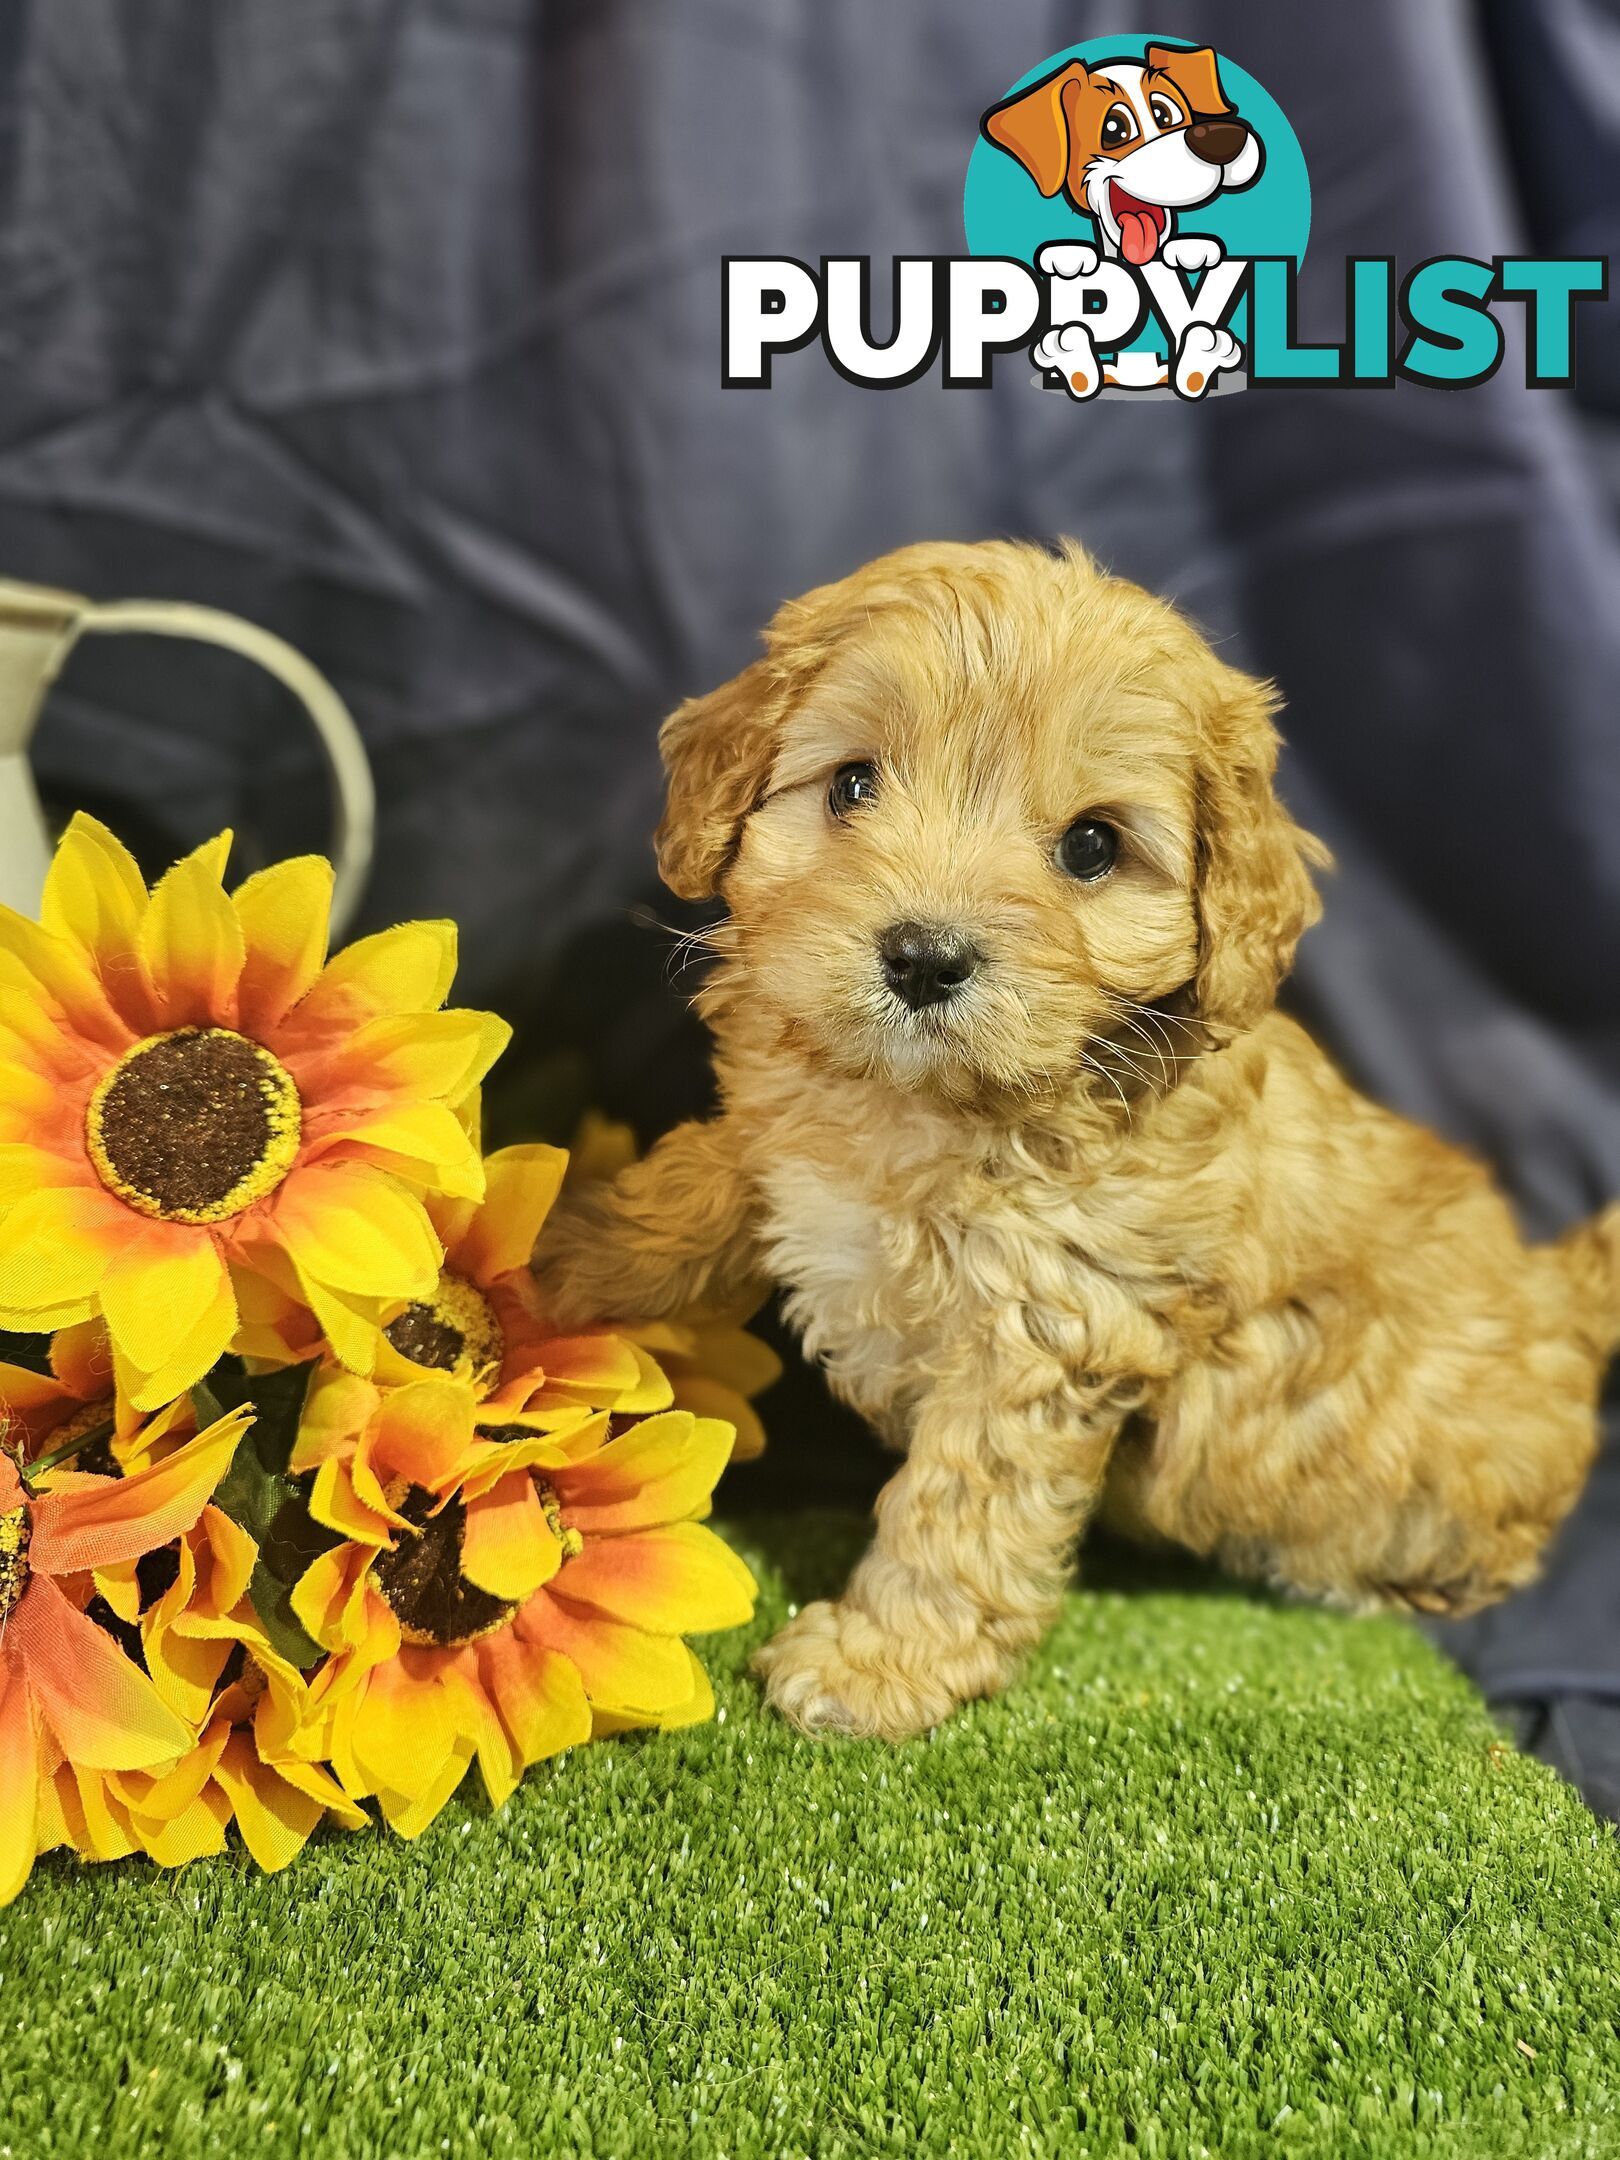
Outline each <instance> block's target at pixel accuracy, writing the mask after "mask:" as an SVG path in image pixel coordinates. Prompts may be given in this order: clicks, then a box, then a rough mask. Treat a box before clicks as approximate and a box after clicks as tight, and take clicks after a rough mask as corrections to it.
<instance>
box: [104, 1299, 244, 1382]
mask: <svg viewBox="0 0 1620 2160" xmlns="http://www.w3.org/2000/svg"><path fill="white" fill-rule="evenodd" d="M236 1319H237V1314H236V1293H235V1291H234V1290H233V1289H232V1287H231V1278H230V1273H229V1271H228V1270H221V1273H220V1276H219V1279H218V1281H217V1282H216V1283H215V1285H214V1294H213V1296H212V1298H211V1299H210V1301H209V1304H208V1307H207V1309H206V1310H205V1311H204V1313H203V1315H202V1317H201V1318H200V1319H199V1320H198V1321H197V1323H196V1325H195V1326H194V1327H193V1328H192V1329H191V1330H190V1331H189V1332H188V1333H187V1334H186V1335H184V1336H183V1337H182V1338H181V1340H180V1342H179V1344H178V1345H177V1346H176V1348H175V1350H174V1352H173V1354H172V1355H171V1356H170V1357H169V1358H168V1359H167V1360H166V1361H165V1362H164V1363H163V1364H161V1365H159V1366H158V1367H157V1368H156V1370H155V1371H152V1372H147V1371H145V1370H143V1369H142V1367H141V1366H139V1365H138V1364H136V1363H134V1362H132V1361H131V1360H130V1359H129V1358H127V1357H125V1355H124V1353H123V1346H122V1344H121V1343H120V1342H119V1341H118V1339H117V1337H116V1336H115V1337H114V1338H113V1369H114V1371H115V1372H116V1374H117V1376H118V1387H119V1392H120V1394H121V1395H124V1396H127V1398H128V1400H129V1403H130V1405H131V1407H132V1408H133V1409H136V1410H160V1409H162V1408H163V1406H164V1405H165V1404H166V1403H170V1402H172V1401H173V1400H174V1399H175V1397H176V1396H179V1395H183V1394H184V1393H185V1392H186V1390H187V1388H190V1387H195V1385H196V1384H197V1382H198V1381H199V1380H200V1379H201V1378H202V1377H203V1375H204V1373H206V1372H207V1370H208V1368H209V1367H210V1366H211V1365H213V1364H215V1363H217V1362H218V1360H219V1359H220V1358H221V1357H222V1356H223V1355H224V1354H225V1352H226V1350H227V1349H229V1347H230V1344H231V1339H232V1337H233V1336H234V1334H235V1332H236Z"/></svg>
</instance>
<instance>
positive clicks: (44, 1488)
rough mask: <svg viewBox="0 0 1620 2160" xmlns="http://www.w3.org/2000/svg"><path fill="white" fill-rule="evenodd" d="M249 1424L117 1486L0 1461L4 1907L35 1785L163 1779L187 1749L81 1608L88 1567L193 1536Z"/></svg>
mask: <svg viewBox="0 0 1620 2160" xmlns="http://www.w3.org/2000/svg"><path fill="white" fill-rule="evenodd" d="M250 1423H251V1413H249V1412H247V1411H245V1410H238V1411H233V1412H231V1413H230V1414H229V1415H228V1416H226V1417H223V1418H220V1419H219V1420H218V1421H217V1422H216V1423H214V1424H212V1425H210V1426H209V1427H208V1428H207V1429H206V1430H205V1431H203V1432H201V1433H198V1434H195V1435H194V1436H193V1438H192V1439H190V1440H189V1441H187V1442H186V1443H185V1444H184V1445H183V1446H181V1447H178V1448H176V1449H175V1451H174V1452H173V1453H172V1454H170V1455H167V1456H165V1457H164V1459H163V1460H162V1461H161V1462H156V1463H152V1464H150V1465H148V1467H146V1468H145V1469H143V1470H139V1471H137V1472H135V1473H134V1474H133V1475H130V1476H127V1477H123V1478H117V1479H114V1478H108V1477H90V1476H86V1475H84V1474H83V1473H81V1472H75V1471H71V1470H67V1469H65V1468H61V1467H58V1468H56V1469H47V1470H43V1471H41V1472H40V1473H38V1474H37V1479H36V1482H35V1483H33V1484H28V1483H25V1482H24V1479H23V1477H22V1475H21V1474H20V1473H19V1470H18V1467H17V1465H16V1463H15V1462H14V1461H13V1460H12V1459H11V1458H10V1457H9V1456H6V1455H0V1903H5V1902H7V1901H9V1900H10V1899H11V1898H13V1897H15V1896H16V1894H17V1892H18V1891H19V1890H20V1889H21V1888H22V1885H23V1883H24V1882H25V1881H26V1879H27V1876H28V1871H29V1869H30V1868H31V1867H32V1866H33V1862H34V1855H35V1851H36V1845H37V1822H38V1808H39V1795H40V1788H41V1784H42V1781H43V1780H44V1779H45V1778H46V1777H47V1776H49V1775H51V1774H52V1773H53V1772H54V1770H55V1768H56V1766H57V1764H58V1763H59V1762H62V1761H67V1762H69V1763H74V1764H78V1765H82V1766H83V1767H84V1768H85V1769H86V1770H89V1771H101V1770H152V1769H157V1768H160V1767H161V1768H165V1769H166V1768H168V1767H170V1766H172V1765H173V1764H174V1763H175V1762H177V1761H178V1760H179V1758H180V1757H181V1756H182V1755H183V1754H185V1753H186V1752H187V1751H188V1750H189V1749H190V1747H191V1745H192V1740H193V1733H192V1729H191V1727H190V1726H189V1725H188V1724H187V1723H186V1721H185V1720H184V1718H182V1717H181V1716H179V1715H178V1714H177V1713H176V1712H175V1711H174V1710H173V1709H171V1708H170V1707H169V1705H168V1704H167V1703H166V1702H165V1701H164V1700H163V1697H162V1696H161V1694H160V1693H159V1692H158V1690H157V1688H156V1687H155V1686H154V1685H153V1683H152V1681H151V1680H150V1679H149V1678H148V1676H147V1675H146V1674H145V1673H143V1672H142V1671H141V1670H140V1668H139V1667H138V1666H137V1665H135V1664H133V1663H132V1662H131V1660H130V1659H129V1658H128V1657H126V1655H125V1654H124V1652H123V1650H122V1649H120V1647H119V1646H118V1644H117V1643H116V1642H115V1641H114V1640H113V1638H112V1636H111V1635H110V1634H109V1633H108V1632H107V1631H106V1630H104V1629H103V1628H101V1627H99V1626H98V1625H97V1624H96V1622H95V1621H94V1620H91V1619H88V1618H87V1617H86V1615H85V1613H84V1611H83V1609H82V1604H81V1603H80V1602H79V1601H78V1600H79V1599H80V1598H82V1597H83V1596H84V1595H85V1594H86V1593H87V1592H88V1591H89V1590H90V1588H91V1587H92V1578H93V1574H94V1571H95V1570H96V1569H106V1568H113V1567H116V1566H118V1565H119V1564H120V1563H123V1562H128V1561H133V1560H136V1559H138V1558H139V1556H140V1555H141V1554H143V1553H147V1552H150V1551H152V1550H153V1549H154V1548H155V1547H158V1546H162V1545H166V1544H168V1543H169V1542H170V1541H171V1540H172V1539H174V1538H176V1537H178V1536H180V1535H181V1534H182V1533H183V1532H184V1531H186V1530H188V1529H189V1528H190V1527H191V1525H192V1524H193V1523H194V1522H195V1521H196V1520H197V1518H198V1516H199V1515H200V1514H201V1513H202V1511H203V1508H204V1506H205V1505H206V1504H207V1501H208V1497H209V1495H210V1493H212V1491H213V1490H214V1488H215V1486H216V1485H217V1484H218V1482H219V1480H220V1478H221V1477H222V1476H223V1474H224V1472H225V1469H226V1467H227V1465H228V1464H229V1462H230V1459H231V1457H232V1455H233V1454H234V1453H235V1450H236V1445H237V1442H238V1441H239V1440H240V1439H241V1437H242V1434H243V1432H244V1431H245V1430H246V1428H247V1426H248V1425H249V1424H250Z"/></svg>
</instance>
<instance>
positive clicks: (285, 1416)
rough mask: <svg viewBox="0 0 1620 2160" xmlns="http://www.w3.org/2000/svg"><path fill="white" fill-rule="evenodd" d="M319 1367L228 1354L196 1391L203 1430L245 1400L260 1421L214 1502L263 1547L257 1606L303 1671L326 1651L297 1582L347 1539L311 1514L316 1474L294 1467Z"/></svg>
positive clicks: (274, 1639)
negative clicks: (257, 1364)
mask: <svg viewBox="0 0 1620 2160" xmlns="http://www.w3.org/2000/svg"><path fill="white" fill-rule="evenodd" d="M312 1372H313V1367H312V1366H310V1365H307V1364H306V1365H287V1366H283V1367H281V1368H280V1369H279V1370H277V1371H275V1372H267V1373H250V1372H248V1371H247V1369H246V1368H245V1367H244V1366H243V1364H242V1362H241V1360H240V1359H239V1358H231V1357H225V1358H221V1359H220V1361H219V1363H218V1364H217V1365H216V1366H215V1367H214V1369H213V1371H212V1372H210V1373H209V1375H208V1377H207V1379H206V1380H202V1381H199V1382H198V1384H197V1386H196V1387H194V1388H193V1389H192V1391H191V1395H192V1401H193V1403H195V1405H196V1410H197V1422H198V1425H199V1428H200V1427H201V1426H202V1424H203V1423H204V1422H205V1420H206V1421H208V1422H211V1421H212V1419H214V1418H216V1417H221V1416H223V1415H224V1413H225V1412H226V1411H227V1410H234V1409H236V1408H238V1407H239V1406H240V1405H242V1404H244V1403H248V1404H251V1405H252V1407H253V1413H254V1422H253V1423H252V1425H251V1426H249V1428H248V1430H247V1432H246V1433H245V1434H244V1435H243V1438H242V1444H241V1446H240V1447H239V1448H238V1449H237V1451H236V1454H235V1456H234V1457H233V1459H232V1462H231V1467H230V1468H229V1469H228V1470H227V1471H226V1473H225V1475H224V1477H222V1478H221V1479H220V1481H219V1486H218V1489H217V1490H216V1491H215V1494H214V1505H215V1507H217V1508H223V1510H224V1511H225V1513H226V1514H227V1515H228V1516H229V1517H230V1518H231V1520H232V1522H235V1523H240V1524H241V1526H242V1528H243V1529H244V1530H245V1531H246V1532H247V1534H248V1536H249V1537H251V1538H252V1539H253V1540H254V1541H255V1543H256V1544H257V1545H258V1548H259V1558H258V1562H257V1565H256V1566H255V1567H254V1570H253V1577H252V1580H251V1582H250V1583H249V1584H248V1595H249V1597H250V1598H251V1599H252V1601H253V1610H254V1611H255V1612H256V1613H257V1614H258V1616H259V1619H260V1620H261V1622H262V1623H263V1626H264V1631H265V1633H266V1635H268V1636H269V1638H270V1642H271V1645H272V1647H273V1648H274V1649H276V1650H278V1651H279V1652H280V1653H281V1655H282V1656H283V1657H284V1658H285V1659H286V1660H287V1662H288V1663H289V1664H291V1665H296V1666H297V1667H298V1668H299V1670H300V1671H303V1672H307V1671H308V1669H309V1668H310V1666H312V1665H314V1664H317V1663H318V1662H319V1661H320V1659H321V1657H322V1656H323V1655H324V1652H323V1651H322V1649H321V1647H320V1645H319V1643H317V1642H315V1641H314V1640H313V1639H312V1638H311V1637H310V1636H309V1635H308V1634H307V1633H306V1632H305V1630H304V1629H303V1627H301V1626H300V1624H299V1622H298V1618H297V1616H296V1614H295V1613H294V1612H293V1609H292V1592H293V1586H294V1584H295V1583H296V1582H297V1581H298V1578H299V1576H300V1575H302V1574H303V1572H304V1570H305V1568H307V1567H308V1566H309V1564H310V1562H311V1561H312V1560H315V1559H318V1558H319V1557H320V1555H321V1554H322V1553H323V1552H328V1551H330V1549H331V1548H332V1547H333V1546H334V1545H337V1544H340V1543H341V1542H342V1541H341V1539H340V1538H339V1537H338V1536H337V1533H336V1532H335V1531H332V1530H328V1529H327V1528H326V1526H325V1525H324V1524H323V1523H318V1522H316V1520H315V1518H314V1517H313V1516H312V1515H311V1514H310V1512H309V1492H310V1487H311V1485H312V1484H313V1483H314V1480H313V1479H312V1478H309V1477H294V1476H293V1475H292V1474H291V1473H290V1471H289V1470H288V1468H287V1465H288V1463H289V1462H290V1461H291V1459H292V1451H293V1443H294V1441H295V1440H296V1439H297V1438H298V1421H299V1418H300V1417H301V1416H302V1415H303V1409H304V1398H305V1396H306V1395H307V1394H308V1393H309V1383H310V1378H311V1374H312Z"/></svg>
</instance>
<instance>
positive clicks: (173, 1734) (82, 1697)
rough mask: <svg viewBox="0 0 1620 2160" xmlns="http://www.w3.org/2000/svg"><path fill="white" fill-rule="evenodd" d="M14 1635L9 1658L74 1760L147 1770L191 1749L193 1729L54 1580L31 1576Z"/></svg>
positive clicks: (12, 1626) (14, 1618)
mask: <svg viewBox="0 0 1620 2160" xmlns="http://www.w3.org/2000/svg"><path fill="white" fill-rule="evenodd" d="M7 1630H8V1640H7V1644H6V1648H7V1653H8V1660H9V1661H10V1662H11V1663H12V1664H13V1666H14V1667H16V1666H20V1667H21V1669H22V1672H23V1674H24V1676H25V1677H26V1679H27V1683H28V1689H29V1692H30V1693H31V1694H32V1696H33V1698H34V1701H35V1703H36V1704H37V1705H38V1707H39V1711H40V1714H41V1716H42V1717H43V1718H44V1721H45V1723H46V1724H47V1725H48V1726H49V1727H50V1730H51V1733H52V1735H53V1737H54V1738H55V1740H56V1743H57V1745H58V1746H59V1747H60V1748H61V1750H62V1753H63V1754H64V1755H65V1756H66V1757H67V1758H68V1760H69V1762H72V1763H78V1764H83V1765H86V1766H88V1767H89V1768H90V1769H93V1770H142V1769H146V1768H148V1767H150V1766H151V1765H153V1764H155V1763H160V1762H170V1761H173V1760H174V1759H175V1758H176V1757H177V1756H180V1755H183V1754H184V1753H185V1751H186V1750H187V1748H189V1747H190V1745H191V1739H192V1735H191V1728H190V1727H189V1726H188V1725H186V1724H184V1723H183V1722H182V1721H181V1720H180V1719H179V1718H177V1717H176V1716H175V1714H174V1712H173V1711H172V1710H170V1709H169V1708H168V1707H167V1706H166V1705H165V1703H164V1702H163V1699H162V1697H161V1696H160V1695H159V1694H158V1691H157V1689H156V1688H155V1687H153V1685H152V1683H151V1681H150V1680H148V1679H147V1677H146V1675H145V1673H143V1672H142V1671H141V1670H140V1668H139V1667H138V1666H137V1665H134V1664H132V1663H131V1662H130V1660H129V1659H128V1658H127V1657H125V1655H124V1653H123V1651H122V1650H120V1649H119V1647H118V1645H117V1644H116V1643H115V1642H114V1641H113V1639H112V1637H111V1636H110V1635H107V1634H105V1633H103V1631H102V1630H101V1629H100V1628H98V1627H97V1626H96V1624H95V1622H94V1621H93V1620H87V1619H86V1618H85V1616H84V1614H83V1613H81V1612H80V1611H79V1610H78V1609H77V1607H76V1606H74V1605H73V1604H71V1603H70V1602H69V1600H68V1599H67V1598H66V1597H64V1596H63V1594H62V1592H61V1591H60V1590H59V1589H58V1588H57V1586H56V1584H55V1583H54V1582H53V1581H52V1580H51V1578H50V1576H49V1575H44V1574H35V1575H33V1576H32V1577H31V1578H30V1580H29V1584H28V1588H27V1589H26V1590H25V1591H24V1592H23V1595H22V1597H21V1599H20V1600H19V1601H18V1603H17V1605H16V1606H15V1607H14V1609H13V1611H12V1614H11V1617H10V1619H9V1621H8V1622H7Z"/></svg>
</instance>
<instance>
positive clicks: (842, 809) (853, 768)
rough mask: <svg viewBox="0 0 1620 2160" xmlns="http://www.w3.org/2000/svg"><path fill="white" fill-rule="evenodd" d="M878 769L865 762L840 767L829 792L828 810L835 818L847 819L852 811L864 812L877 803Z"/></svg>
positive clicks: (834, 775)
mask: <svg viewBox="0 0 1620 2160" xmlns="http://www.w3.org/2000/svg"><path fill="white" fill-rule="evenodd" d="M877 792H878V776H877V767H876V766H875V765H868V764H866V763H865V762H864V760H863V762H862V763H860V764H858V765H840V766H839V768H838V770H837V772H835V773H834V774H833V778H832V786H831V787H830V788H828V790H827V808H828V809H829V810H830V811H831V812H832V814H833V816H834V817H835V818H847V817H848V816H849V814H850V812H851V811H852V810H864V809H865V808H866V806H867V804H868V803H874V802H876V801H877Z"/></svg>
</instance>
